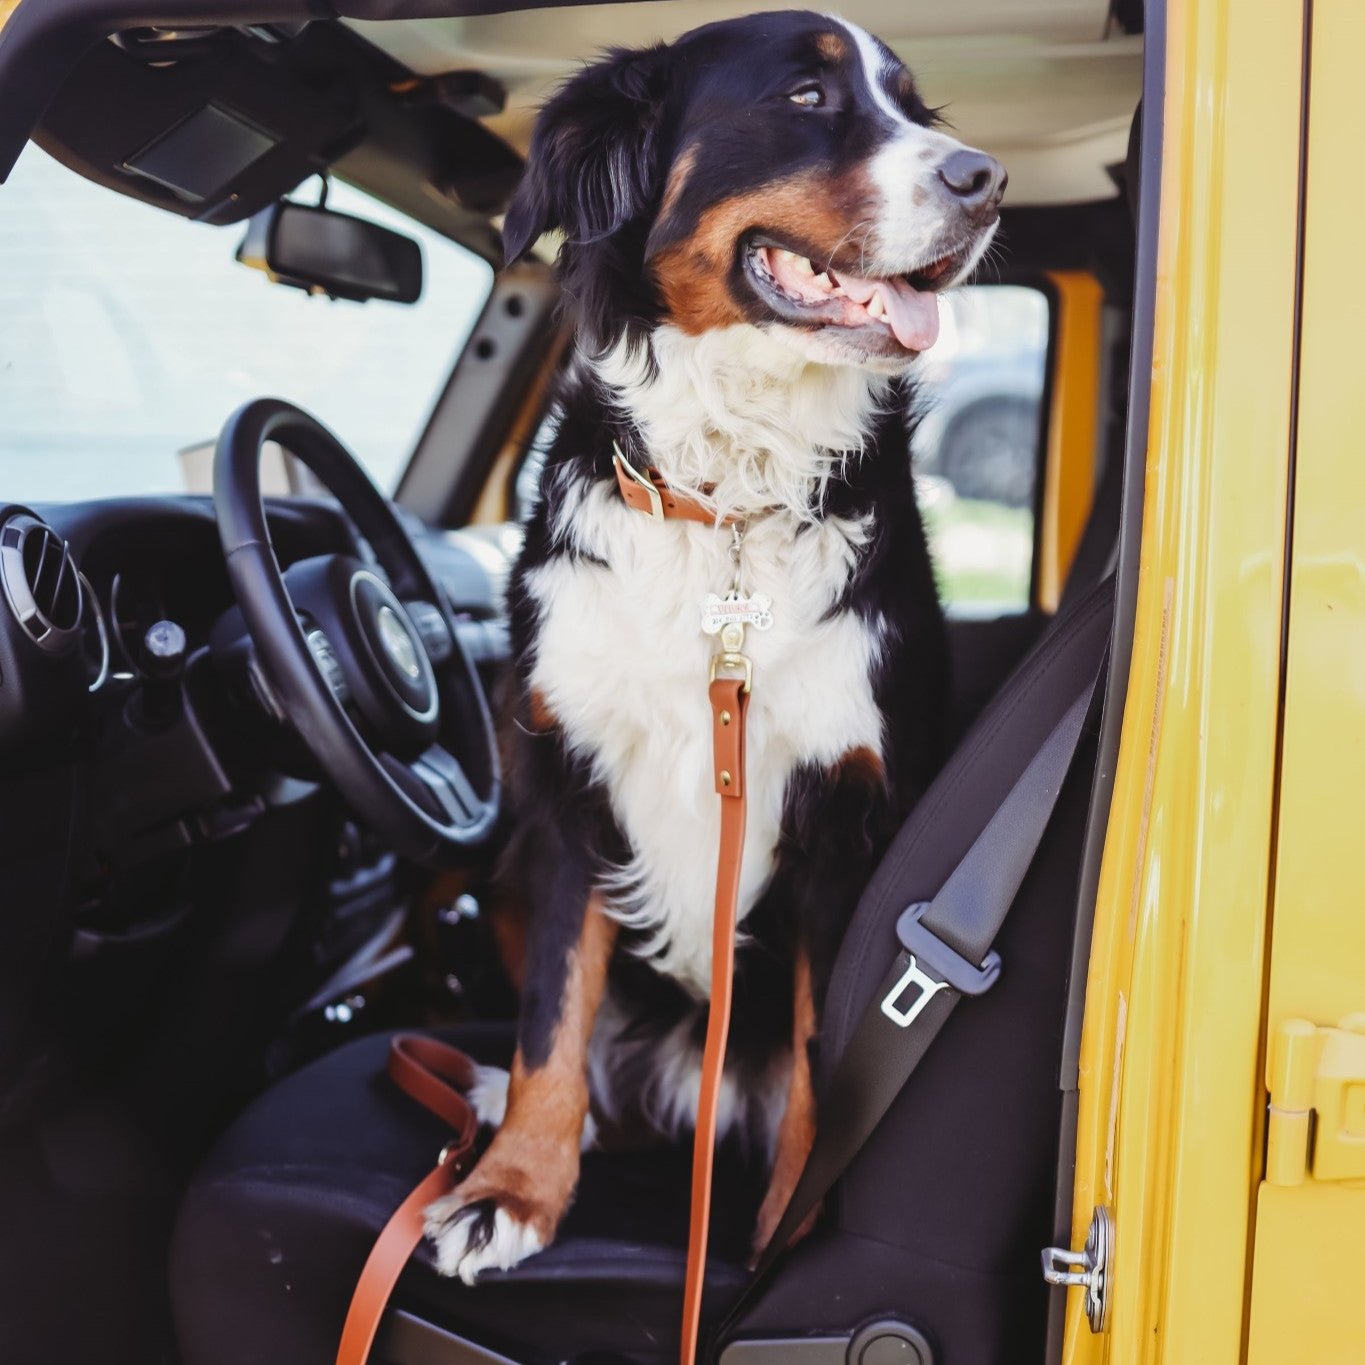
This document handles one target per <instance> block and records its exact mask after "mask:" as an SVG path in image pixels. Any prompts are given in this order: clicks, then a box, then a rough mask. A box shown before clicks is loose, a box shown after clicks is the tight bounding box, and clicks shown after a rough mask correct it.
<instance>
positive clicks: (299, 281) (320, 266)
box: [237, 199, 422, 303]
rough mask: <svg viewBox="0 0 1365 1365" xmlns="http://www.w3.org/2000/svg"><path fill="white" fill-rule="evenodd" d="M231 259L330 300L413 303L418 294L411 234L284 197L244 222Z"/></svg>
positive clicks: (418, 254)
mask: <svg viewBox="0 0 1365 1365" xmlns="http://www.w3.org/2000/svg"><path fill="white" fill-rule="evenodd" d="M237 259H238V260H239V261H241V262H242V264H243V265H249V266H251V267H252V268H253V269H254V270H263V271H264V272H265V273H266V274H267V275H268V276H269V277H270V279H271V281H272V283H274V284H287V285H291V286H292V287H293V288H295V289H306V290H307V291H308V292H309V293H310V294H326V295H328V296H329V297H331V298H334V299H351V300H353V301H355V302H357V303H365V302H368V301H369V300H370V299H387V300H388V301H389V302H390V303H416V302H417V300H418V299H419V298H420V297H421V294H422V248H421V247H420V246H418V244H417V243H416V242H415V241H413V239H412V238H411V237H404V236H403V234H402V233H400V232H392V231H390V230H389V229H388V228H386V227H380V226H379V224H378V223H370V222H367V221H366V220H365V219H363V218H353V217H351V215H350V214H347V213H334V212H333V211H332V210H331V209H326V208H320V207H314V206H313V205H311V204H295V203H292V202H291V201H290V200H287V199H282V200H280V201H279V203H276V204H271V205H270V207H269V208H265V209H262V210H261V212H260V213H258V214H256V215H255V216H254V217H253V218H252V219H251V220H250V222H249V223H248V224H247V230H246V236H245V237H244V238H243V239H242V244H241V246H239V247H238V248H237Z"/></svg>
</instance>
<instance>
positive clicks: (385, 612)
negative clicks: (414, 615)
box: [375, 607, 422, 682]
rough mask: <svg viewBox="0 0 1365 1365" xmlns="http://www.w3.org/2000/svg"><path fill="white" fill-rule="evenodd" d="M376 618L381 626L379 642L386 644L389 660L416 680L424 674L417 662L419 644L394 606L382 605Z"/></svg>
mask: <svg viewBox="0 0 1365 1365" xmlns="http://www.w3.org/2000/svg"><path fill="white" fill-rule="evenodd" d="M375 620H376V622H377V623H378V626H379V643H380V644H381V645H383V646H384V652H385V653H386V654H387V655H388V656H389V662H390V663H392V664H393V665H394V666H395V667H397V668H398V669H400V670H401V671H402V672H404V673H406V674H407V675H408V677H409V678H411V679H412V680H413V682H416V681H417V679H418V678H420V677H421V676H422V670H421V668H420V667H419V666H418V663H417V646H416V645H415V644H414V643H413V640H412V636H411V635H409V634H408V630H407V627H406V626H405V625H404V624H403V623H402V622H401V621H400V620H399V619H398V613H397V612H395V611H394V609H393V608H392V607H380V608H379V615H378V616H377V617H376V618H375Z"/></svg>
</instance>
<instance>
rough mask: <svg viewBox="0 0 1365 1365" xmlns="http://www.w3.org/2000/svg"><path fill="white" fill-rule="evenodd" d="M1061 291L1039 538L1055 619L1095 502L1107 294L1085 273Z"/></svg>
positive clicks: (1042, 586) (1046, 606)
mask: <svg viewBox="0 0 1365 1365" xmlns="http://www.w3.org/2000/svg"><path fill="white" fill-rule="evenodd" d="M1048 280H1049V282H1050V283H1051V285H1052V287H1053V289H1054V291H1055V303H1054V307H1055V308H1056V318H1055V320H1054V323H1053V328H1054V331H1053V336H1054V342H1053V348H1052V399H1051V402H1050V403H1049V405H1048V407H1049V411H1048V424H1047V458H1046V459H1045V461H1044V465H1043V507H1042V513H1043V515H1042V525H1041V526H1040V528H1039V536H1038V605H1039V606H1040V607H1041V608H1042V609H1043V610H1044V611H1047V612H1054V611H1056V610H1057V607H1058V606H1059V605H1060V603H1061V600H1062V588H1063V586H1064V585H1065V583H1066V576H1067V574H1068V573H1069V572H1070V569H1071V561H1072V560H1073V559H1074V558H1075V556H1076V547H1077V546H1078V545H1079V544H1080V543H1081V533H1082V532H1083V531H1084V530H1085V522H1086V518H1087V517H1088V516H1089V515H1090V507H1091V504H1092V503H1093V502H1094V500H1095V442H1096V435H1097V431H1098V426H1099V408H1100V360H1101V358H1102V357H1101V346H1102V340H1101V332H1100V317H1101V311H1102V309H1103V307H1104V290H1103V289H1101V288H1100V282H1099V281H1098V280H1097V279H1096V278H1095V277H1094V276H1093V275H1087V274H1085V273H1084V272H1083V271H1079V270H1055V271H1052V272H1051V273H1050V274H1049V275H1048Z"/></svg>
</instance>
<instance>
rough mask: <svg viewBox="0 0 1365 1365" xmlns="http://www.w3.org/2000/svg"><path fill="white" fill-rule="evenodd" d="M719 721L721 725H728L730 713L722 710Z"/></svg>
mask: <svg viewBox="0 0 1365 1365" xmlns="http://www.w3.org/2000/svg"><path fill="white" fill-rule="evenodd" d="M720 723H721V724H722V725H729V723H730V713H729V712H728V711H722V712H721V713H720Z"/></svg>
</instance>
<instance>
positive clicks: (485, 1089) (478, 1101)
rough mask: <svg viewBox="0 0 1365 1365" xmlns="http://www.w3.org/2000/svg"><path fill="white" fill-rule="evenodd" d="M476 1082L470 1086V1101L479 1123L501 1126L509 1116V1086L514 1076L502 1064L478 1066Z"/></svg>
mask: <svg viewBox="0 0 1365 1365" xmlns="http://www.w3.org/2000/svg"><path fill="white" fill-rule="evenodd" d="M474 1072H475V1075H474V1084H473V1085H471V1086H470V1087H469V1102H470V1104H472V1105H473V1106H474V1113H475V1114H476V1115H477V1116H478V1120H479V1124H480V1125H481V1126H484V1127H488V1128H501V1127H502V1121H503V1119H505V1118H506V1117H507V1088H508V1086H509V1085H510V1084H511V1082H512V1077H511V1076H510V1075H509V1074H508V1073H507V1072H506V1071H504V1070H503V1069H502V1067H500V1066H476V1067H475V1068H474Z"/></svg>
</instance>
